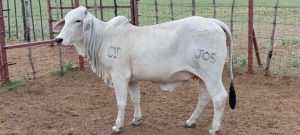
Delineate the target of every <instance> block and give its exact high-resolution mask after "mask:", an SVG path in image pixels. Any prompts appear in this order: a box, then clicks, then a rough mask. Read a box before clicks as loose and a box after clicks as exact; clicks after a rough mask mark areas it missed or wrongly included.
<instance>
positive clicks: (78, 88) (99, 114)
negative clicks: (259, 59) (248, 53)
mask: <svg viewBox="0 0 300 135" xmlns="http://www.w3.org/2000/svg"><path fill="white" fill-rule="evenodd" d="M256 71H259V70H256ZM223 78H224V84H225V86H226V88H228V80H229V74H228V69H227V68H226V69H225V70H224V75H223ZM299 82H300V76H286V75H285V76H283V75H278V74H272V75H270V76H268V77H265V76H263V75H262V72H256V73H254V74H253V75H248V74H246V71H244V70H242V69H235V87H236V94H237V106H236V109H234V110H231V109H230V108H229V106H228V104H227V105H226V110H225V115H224V119H223V125H222V130H221V131H220V133H219V134H221V135H236V134H241V135H258V134H260V135H261V134H265V135H267V134H268V135H276V134H278V135H296V134H299V133H300V115H299V114H300V107H299V104H300V100H299V99H300V91H299V88H300V83H299ZM140 86H141V93H142V101H141V105H142V112H143V121H142V124H141V125H139V126H134V127H132V126H129V123H130V121H131V119H132V118H133V105H132V103H131V101H130V100H128V106H127V108H126V116H125V125H124V128H123V130H122V132H121V135H154V134H155V135H158V134H160V135H202V134H206V133H207V132H208V130H209V129H210V126H211V122H212V114H213V110H212V104H210V105H209V106H208V108H207V109H206V110H205V112H204V114H203V115H202V117H201V118H200V119H199V120H198V122H197V125H196V127H195V128H189V129H187V128H183V127H182V126H181V124H183V123H184V121H185V120H186V119H188V118H189V116H190V115H191V113H192V111H193V110H194V108H195V106H196V102H197V95H198V92H197V81H194V80H191V81H188V82H187V83H185V84H184V85H182V86H180V87H178V88H176V89H175V91H173V92H164V91H162V90H160V88H159V87H158V86H157V85H156V84H153V83H151V82H141V83H140ZM0 112H1V115H0V134H1V135H2V134H3V135H8V134H9V135H23V134H30V135H54V134H67V135H77V134H95V135H96V134H97V135H98V134H99V135H103V134H106V133H108V131H110V129H111V127H112V125H113V124H114V121H115V118H116V113H117V107H116V101H115V97H114V91H113V89H111V88H109V87H108V86H106V85H104V83H103V81H102V80H101V79H100V78H98V77H96V76H95V75H94V74H93V73H92V72H91V70H90V69H86V71H69V72H67V74H66V75H64V76H62V77H60V76H54V75H51V76H44V77H39V78H37V79H35V80H26V81H25V82H23V86H22V87H21V88H19V89H17V90H14V91H10V92H6V93H2V94H0Z"/></svg>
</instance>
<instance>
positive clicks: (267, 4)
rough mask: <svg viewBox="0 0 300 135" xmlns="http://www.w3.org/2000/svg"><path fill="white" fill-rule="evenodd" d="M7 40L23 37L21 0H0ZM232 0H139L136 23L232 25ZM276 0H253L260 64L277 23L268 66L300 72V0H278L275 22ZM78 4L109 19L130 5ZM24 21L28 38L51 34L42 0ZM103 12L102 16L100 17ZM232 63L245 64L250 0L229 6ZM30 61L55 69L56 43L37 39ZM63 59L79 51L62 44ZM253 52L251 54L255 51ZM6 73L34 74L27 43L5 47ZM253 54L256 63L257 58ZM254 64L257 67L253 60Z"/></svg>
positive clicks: (121, 1) (125, 0)
mask: <svg viewBox="0 0 300 135" xmlns="http://www.w3.org/2000/svg"><path fill="white" fill-rule="evenodd" d="M2 2H3V9H4V23H5V35H6V37H5V38H6V44H7V45H8V44H10V45H11V44H17V43H23V42H25V38H24V33H25V30H24V23H23V19H24V16H23V14H22V5H21V0H3V1H2ZM232 2H233V0H222V1H215V3H213V0H211V1H208V0H194V1H193V0H185V1H183V0H139V1H138V20H139V25H140V26H145V25H153V24H157V23H163V22H167V21H172V20H178V19H181V18H185V17H189V16H192V15H196V16H203V17H209V18H216V19H219V20H221V21H224V22H225V23H226V24H227V25H228V26H230V23H231V20H230V16H231V8H232ZM274 3H275V0H272V1H270V0H260V1H254V30H255V34H256V39H257V42H258V46H259V52H260V55H261V58H262V62H263V64H264V63H265V60H266V55H267V51H268V48H269V45H270V37H271V33H272V27H273V25H276V31H275V36H274V47H275V48H274V52H273V60H272V63H271V70H272V71H275V72H279V73H288V74H290V73H292V74H300V69H299V68H300V63H299V62H300V33H299V32H298V31H299V27H300V3H299V2H298V0H285V1H280V2H279V7H278V14H277V21H276V24H273V20H272V19H273V16H274V10H275V8H274ZM71 4H72V1H71V0H52V1H51V7H57V6H62V7H71ZM80 5H82V6H86V7H89V12H91V13H92V14H94V15H95V16H96V17H98V18H99V19H103V20H104V21H108V20H110V19H111V18H113V17H114V16H115V15H122V16H126V17H127V18H128V19H129V20H130V16H131V11H130V9H129V8H117V10H115V9H114V8H103V9H100V8H99V5H100V0H80ZM115 5H116V6H129V5H130V0H117V1H116V3H114V1H112V0H102V6H115ZM28 7H29V8H28V9H29V10H28V11H29V12H28V13H29V14H28V21H29V24H30V39H31V41H40V40H49V39H50V33H49V30H50V29H52V28H50V27H49V21H48V20H49V14H48V11H47V10H48V7H47V2H46V0H28ZM70 10H71V9H57V10H55V9H53V10H51V14H52V19H53V20H54V22H53V23H52V25H54V23H55V21H57V20H60V19H62V18H63V17H64V16H65V14H67V13H68V12H69V11H70ZM101 13H102V17H101ZM232 23H233V29H232V31H233V41H234V64H235V65H236V66H239V67H246V66H247V62H248V61H247V53H248V41H247V40H248V1H245V0H235V5H234V12H233V20H232ZM31 52H32V58H31V60H32V63H34V65H35V70H36V72H37V73H36V75H38V74H48V73H51V72H53V71H56V70H59V68H60V65H59V55H60V52H59V48H58V47H50V46H49V45H41V46H35V47H31ZM62 53H63V62H64V65H66V64H67V63H69V62H72V63H73V64H74V66H77V65H78V56H77V54H76V52H75V49H74V48H67V47H65V48H63V50H62ZM254 58H255V56H254ZM8 62H9V64H11V65H10V66H9V71H10V76H11V77H13V78H17V77H20V76H23V75H25V76H29V77H31V76H32V75H33V71H32V66H31V62H30V58H29V48H27V47H26V48H19V49H11V50H8ZM255 63H256V62H255V59H254V64H255ZM254 66H256V67H258V66H257V64H255V65H254Z"/></svg>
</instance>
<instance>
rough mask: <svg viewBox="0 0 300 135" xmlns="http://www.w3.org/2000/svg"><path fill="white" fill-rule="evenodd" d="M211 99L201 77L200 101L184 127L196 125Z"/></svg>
mask: <svg viewBox="0 0 300 135" xmlns="http://www.w3.org/2000/svg"><path fill="white" fill-rule="evenodd" d="M210 101H211V98H210V96H209V94H208V92H207V88H206V86H205V84H204V82H203V80H201V79H200V78H199V96H198V103H197V107H196V109H195V110H194V112H193V113H192V115H191V117H190V118H189V119H188V120H187V121H186V123H185V125H184V127H188V128H190V127H194V126H195V123H196V121H197V119H198V118H199V116H200V115H201V114H202V112H203V111H204V110H205V108H206V106H207V104H208V103H209V102H210Z"/></svg>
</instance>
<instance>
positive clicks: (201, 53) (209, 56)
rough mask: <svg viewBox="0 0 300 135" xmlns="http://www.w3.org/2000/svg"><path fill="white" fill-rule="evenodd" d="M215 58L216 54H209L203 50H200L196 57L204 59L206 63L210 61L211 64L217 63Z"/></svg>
mask: <svg viewBox="0 0 300 135" xmlns="http://www.w3.org/2000/svg"><path fill="white" fill-rule="evenodd" d="M215 56H216V53H211V52H207V51H205V50H201V49H198V50H197V53H196V55H195V57H196V58H197V59H203V60H206V61H210V62H211V63H215V62H216V59H215Z"/></svg>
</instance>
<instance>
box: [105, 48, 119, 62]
mask: <svg viewBox="0 0 300 135" xmlns="http://www.w3.org/2000/svg"><path fill="white" fill-rule="evenodd" d="M121 53H122V50H121V48H120V47H116V46H110V47H109V48H108V52H107V56H108V57H109V58H118V59H119V58H121Z"/></svg>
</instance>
